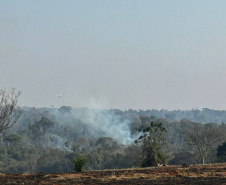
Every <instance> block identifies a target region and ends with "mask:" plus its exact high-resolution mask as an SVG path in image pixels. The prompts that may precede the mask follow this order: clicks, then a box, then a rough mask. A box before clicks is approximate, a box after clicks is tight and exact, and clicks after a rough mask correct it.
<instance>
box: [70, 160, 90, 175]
mask: <svg viewBox="0 0 226 185" xmlns="http://www.w3.org/2000/svg"><path fill="white" fill-rule="evenodd" d="M88 162H89V161H88V159H87V158H85V157H78V158H76V159H74V160H73V161H72V163H73V165H74V168H73V169H74V171H75V172H83V171H84V167H85V165H86V164H87V163H88Z"/></svg>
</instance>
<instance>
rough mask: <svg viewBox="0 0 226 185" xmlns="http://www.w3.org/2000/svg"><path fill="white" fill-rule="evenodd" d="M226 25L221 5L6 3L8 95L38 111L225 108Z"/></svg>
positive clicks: (1, 11) (3, 50) (146, 0)
mask: <svg viewBox="0 0 226 185" xmlns="http://www.w3.org/2000/svg"><path fill="white" fill-rule="evenodd" d="M225 20H226V2H225V1H220V0H215V1H212V0H205V1H201V0H198V1H197V0H190V1H180V0H171V1H168V0H161V1H155V0H142V1H135V0H124V1H119V0H114V1H101V0H96V1H87V0H82V1H74V0H68V1H60V0H48V1H44V0H39V1H29V0H20V1H8V0H0V40H1V43H0V74H1V78H0V89H4V88H6V89H9V88H12V87H15V88H17V89H18V90H21V91H22V95H21V97H20V99H19V104H20V105H21V106H29V107H50V105H54V106H55V107H61V106H72V107H75V108H79V107H89V108H101V109H105V108H107V109H108V108H113V109H122V110H124V109H127V110H128V109H130V108H131V109H136V110H138V109H142V110H147V109H158V110H161V109H168V110H174V109H176V110H177V109H182V110H191V109H193V108H197V107H198V108H200V109H201V108H210V109H217V110H222V109H226V101H225V100H226V93H225V91H226V83H224V79H225V75H226V73H225V71H226V63H225V61H226V55H225V50H226V36H225V35H226V21H225ZM59 94H61V95H63V97H62V98H61V99H60V100H58V99H57V97H56V95H59Z"/></svg>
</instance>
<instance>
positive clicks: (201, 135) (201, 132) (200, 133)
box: [185, 125, 225, 164]
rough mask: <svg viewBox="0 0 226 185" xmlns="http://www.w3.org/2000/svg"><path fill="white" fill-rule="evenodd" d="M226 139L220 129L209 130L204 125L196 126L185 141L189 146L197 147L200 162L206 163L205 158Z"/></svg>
mask: <svg viewBox="0 0 226 185" xmlns="http://www.w3.org/2000/svg"><path fill="white" fill-rule="evenodd" d="M224 138H225V135H224V133H223V132H222V131H221V130H220V129H219V128H208V127H205V126H204V125H199V126H195V127H193V128H191V129H189V130H187V133H186V137H185V141H186V143H187V144H188V145H192V146H195V147H196V148H197V150H198V152H199V156H200V161H202V163H203V164H204V163H205V156H206V155H207V153H208V152H209V151H210V149H212V147H214V146H216V145H217V144H219V143H220V142H221V141H222V140H223V139H224Z"/></svg>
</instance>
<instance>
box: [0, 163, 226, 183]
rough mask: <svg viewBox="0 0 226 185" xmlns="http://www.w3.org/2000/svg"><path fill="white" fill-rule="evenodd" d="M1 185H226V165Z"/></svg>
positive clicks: (0, 177)
mask: <svg viewBox="0 0 226 185" xmlns="http://www.w3.org/2000/svg"><path fill="white" fill-rule="evenodd" d="M0 184H4V185H7V184H12V185H13V184H20V185H22V184H23V185H37V184H40V185H58V184H62V185H67V184H68V185H69V184H78V185H79V184H90V185H102V184H112V185H115V184H116V185H117V184H130V185H143V184H155V185H157V184H158V185H162V184H172V185H173V184H184V185H188V184H199V185H202V184H203V185H204V184H205V185H208V184H225V185H226V163H221V164H208V165H190V166H189V167H186V168H183V167H182V166H162V167H150V168H133V169H122V170H98V171H88V172H85V173H38V174H0Z"/></svg>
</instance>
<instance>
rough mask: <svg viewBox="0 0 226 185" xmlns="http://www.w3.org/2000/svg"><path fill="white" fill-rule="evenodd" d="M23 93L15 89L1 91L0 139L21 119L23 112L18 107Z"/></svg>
mask: <svg viewBox="0 0 226 185" xmlns="http://www.w3.org/2000/svg"><path fill="white" fill-rule="evenodd" d="M20 94H21V92H20V91H16V89H15V88H13V89H11V90H10V91H8V92H7V91H6V90H5V89H4V90H0V138H1V137H3V135H4V134H5V132H6V131H7V130H8V129H9V128H11V127H12V126H13V125H14V124H15V123H16V122H17V120H18V119H19V118H20V116H21V114H22V113H23V111H22V110H21V108H20V107H19V106H18V105H17V102H18V98H19V96H20Z"/></svg>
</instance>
